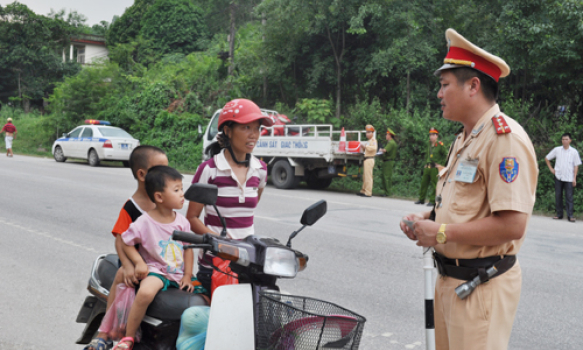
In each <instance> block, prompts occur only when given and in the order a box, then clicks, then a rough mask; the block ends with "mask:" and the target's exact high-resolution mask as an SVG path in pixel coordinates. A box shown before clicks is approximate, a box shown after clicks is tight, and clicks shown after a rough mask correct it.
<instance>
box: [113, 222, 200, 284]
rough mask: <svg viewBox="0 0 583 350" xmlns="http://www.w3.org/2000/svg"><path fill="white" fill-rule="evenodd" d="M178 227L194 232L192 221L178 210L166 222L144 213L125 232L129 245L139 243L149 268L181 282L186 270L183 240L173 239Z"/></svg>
mask: <svg viewBox="0 0 583 350" xmlns="http://www.w3.org/2000/svg"><path fill="white" fill-rule="evenodd" d="M174 230H180V231H186V232H190V223H189V222H188V220H186V218H185V217H184V216H183V215H182V214H180V213H176V219H175V220H174V222H172V223H170V224H162V223H159V222H157V221H155V220H154V219H152V217H151V216H150V215H149V214H148V213H144V214H142V216H140V217H139V218H138V219H137V220H136V221H135V222H133V223H132V224H131V225H130V227H129V228H128V230H127V231H126V232H124V234H122V235H121V238H122V239H123V241H124V243H125V244H127V245H136V244H139V246H138V252H139V253H140V255H141V256H142V258H143V259H144V262H145V263H146V265H148V269H149V272H154V273H157V274H160V275H163V276H164V277H166V278H167V279H168V280H170V281H174V282H180V280H181V279H182V276H183V274H184V248H183V242H179V241H174V240H172V232H173V231H174Z"/></svg>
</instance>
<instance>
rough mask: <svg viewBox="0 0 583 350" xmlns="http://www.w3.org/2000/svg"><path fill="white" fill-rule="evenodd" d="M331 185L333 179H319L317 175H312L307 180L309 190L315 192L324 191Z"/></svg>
mask: <svg viewBox="0 0 583 350" xmlns="http://www.w3.org/2000/svg"><path fill="white" fill-rule="evenodd" d="M331 183H332V178H331V177H329V178H324V179H319V178H317V177H316V176H315V175H310V176H308V178H307V179H306V184H307V185H308V188H311V189H313V190H322V189H324V188H328V186H330V184H331Z"/></svg>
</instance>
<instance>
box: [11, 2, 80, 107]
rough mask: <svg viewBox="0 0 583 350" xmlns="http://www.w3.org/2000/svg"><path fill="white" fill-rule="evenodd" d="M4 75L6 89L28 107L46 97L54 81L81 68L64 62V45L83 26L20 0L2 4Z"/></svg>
mask: <svg viewBox="0 0 583 350" xmlns="http://www.w3.org/2000/svg"><path fill="white" fill-rule="evenodd" d="M0 19H1V21H0V50H1V51H0V76H2V77H3V80H2V87H1V88H2V90H3V91H4V92H5V93H6V94H8V95H9V96H10V95H11V96H13V98H14V99H16V100H18V101H20V102H21V103H22V106H23V108H24V109H25V110H26V111H28V110H29V109H30V103H31V101H42V99H43V98H46V97H48V95H49V94H50V93H51V91H52V89H53V87H54V83H56V82H57V81H59V80H62V79H63V77H64V76H66V75H71V74H74V73H76V72H78V71H79V69H80V67H79V66H78V65H77V64H75V63H70V62H63V58H62V57H63V56H62V53H63V49H64V48H65V47H67V46H68V44H69V37H70V36H71V35H72V34H75V33H77V32H78V31H79V28H77V27H75V26H72V25H70V24H69V23H67V22H65V21H63V20H61V19H59V18H54V19H53V18H48V17H44V16H40V15H36V14H35V13H34V12H32V11H31V10H30V9H28V7H26V6H25V5H23V4H20V3H18V2H14V3H12V4H10V5H7V6H6V7H5V8H2V7H0Z"/></svg>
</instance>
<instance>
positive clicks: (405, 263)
mask: <svg viewBox="0 0 583 350" xmlns="http://www.w3.org/2000/svg"><path fill="white" fill-rule="evenodd" d="M191 179H192V175H186V176H185V180H184V183H185V186H187V185H188V183H190V181H191ZM413 185H414V186H416V184H413ZM0 186H1V193H2V196H1V198H2V199H1V200H0V238H1V240H0V247H1V251H2V254H0V271H2V282H1V283H0V295H1V296H2V297H1V298H0V349H43V350H44V349H52V348H58V349H66V350H68V349H71V350H73V349H81V347H80V346H78V345H75V344H74V342H75V340H76V339H77V337H78V336H79V334H80V332H81V330H82V328H83V325H80V324H77V323H75V317H76V315H77V311H78V309H79V307H80V305H81V303H82V302H83V300H84V298H85V296H86V295H87V292H86V290H85V288H86V283H87V279H88V274H89V271H90V268H91V263H92V262H93V259H94V258H95V256H96V255H97V254H99V253H103V252H112V251H113V239H112V236H111V235H110V234H109V233H108V232H110V230H111V227H112V226H113V223H114V221H115V219H116V217H117V214H118V212H119V209H120V208H121V206H122V204H123V202H124V201H125V200H126V199H127V198H128V196H129V195H131V193H133V190H134V189H135V181H134V180H133V178H132V176H131V173H130V171H129V170H128V169H126V168H122V167H99V168H91V167H89V166H88V165H86V164H82V163H69V162H67V163H64V164H61V163H56V162H55V161H54V160H52V159H43V158H32V157H23V156H15V157H14V158H11V159H8V158H5V157H1V156H0ZM319 199H325V200H326V201H327V202H328V214H327V215H326V216H325V217H324V218H322V219H321V221H320V222H318V223H316V225H314V226H313V227H310V228H306V229H305V230H303V231H302V232H301V233H300V234H299V235H298V237H296V239H295V240H294V241H293V246H294V248H296V249H298V250H301V251H303V252H305V253H307V254H309V256H310V262H309V265H308V269H306V271H304V272H302V273H300V275H299V276H298V278H296V279H294V280H284V281H282V282H281V283H280V285H281V286H282V288H284V289H285V290H286V291H287V292H289V293H292V294H298V295H305V296H311V297H315V298H320V299H324V300H327V301H332V302H335V303H337V304H339V305H342V306H344V307H346V308H348V309H351V310H353V311H355V312H357V313H359V314H362V315H364V316H365V317H366V318H367V323H366V326H365V333H364V338H363V341H362V345H361V349H366V350H368V349H372V350H377V349H378V350H386V349H389V350H392V349H424V348H425V345H424V329H423V327H424V320H423V270H422V265H423V261H422V257H421V249H420V248H418V247H416V246H415V245H414V244H412V243H411V242H410V241H409V240H407V239H406V238H405V237H404V236H403V235H402V233H401V232H400V230H399V228H398V221H399V219H400V218H401V217H402V216H403V215H405V214H407V213H409V212H412V211H416V210H419V209H420V208H421V207H420V206H416V205H414V204H412V202H410V201H402V200H393V199H387V198H378V197H373V198H361V197H357V196H355V195H352V194H345V193H335V192H327V191H311V190H307V189H298V190H293V191H282V190H277V189H275V188H273V187H272V186H268V187H267V189H266V191H265V192H264V195H263V197H262V200H261V203H260V204H259V208H258V210H257V215H256V227H257V232H258V234H260V235H264V236H274V237H277V238H279V239H280V240H284V239H287V236H288V235H289V234H290V233H291V232H293V231H294V230H296V229H297V228H299V218H300V216H301V213H302V211H303V209H304V208H305V207H307V206H308V205H310V204H312V203H314V202H316V201H317V200H319ZM185 210H186V207H185V208H184V209H183V210H182V212H183V213H185ZM520 263H521V266H522V269H523V293H522V300H521V302H520V306H519V310H518V315H517V317H516V322H515V325H514V331H513V333H512V338H511V344H510V348H511V349H520V350H531V349H581V348H582V347H583V346H582V345H581V344H583V327H582V326H581V321H582V318H581V306H580V302H581V300H583V292H582V290H583V282H582V280H583V278H582V277H583V223H581V222H578V223H575V224H572V223H568V222H566V221H560V222H557V221H553V220H551V219H549V218H544V217H533V218H532V220H531V222H530V225H529V230H528V237H527V239H526V241H525V244H524V246H523V248H522V251H521V254H520Z"/></svg>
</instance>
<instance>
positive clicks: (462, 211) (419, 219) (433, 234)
mask: <svg viewBox="0 0 583 350" xmlns="http://www.w3.org/2000/svg"><path fill="white" fill-rule="evenodd" d="M445 36H446V40H447V43H448V46H449V52H448V53H447V56H446V57H445V60H444V65H443V66H442V67H441V68H439V69H438V70H437V71H436V72H435V74H436V75H437V76H439V81H440V86H441V87H440V90H439V92H438V94H437V97H438V98H439V99H440V100H441V109H442V111H443V117H444V118H445V119H448V120H451V121H457V122H460V123H461V124H463V127H464V129H463V132H462V133H461V134H460V135H458V137H457V138H456V140H455V142H454V144H453V145H452V147H451V151H450V156H449V158H448V161H447V165H446V167H445V168H444V169H442V170H441V171H440V172H439V180H438V183H437V197H436V207H435V211H434V213H435V218H434V219H435V221H433V220H432V219H433V215H432V213H433V211H432V212H429V211H428V212H423V213H417V214H410V215H407V216H406V217H405V219H407V220H411V221H413V222H414V224H413V225H412V227H413V228H412V229H411V228H409V227H408V226H407V225H405V224H404V223H403V222H402V223H401V225H400V226H401V230H402V231H403V232H404V233H405V234H406V235H407V237H409V238H410V239H411V240H414V241H417V245H419V246H423V247H434V249H435V259H436V264H437V266H438V271H439V274H440V275H441V277H440V278H438V279H437V282H436V286H435V306H434V314H435V340H436V349H440V350H444V349H451V350H462V349H463V350H467V349H472V350H486V349H489V350H504V349H507V347H508V341H509V339H510V333H511V330H512V324H513V322H514V316H515V314H516V309H517V307H518V301H519V299H520V290H521V284H522V275H521V269H520V265H519V263H518V260H517V258H516V255H517V254H518V252H519V250H520V247H521V245H522V243H523V241H524V237H525V233H526V228H527V224H528V221H529V218H530V215H531V213H532V208H533V205H534V201H535V192H536V185H537V178H538V166H537V160H536V156H535V152H534V148H533V146H532V142H531V141H530V138H529V137H528V135H527V134H526V132H525V131H524V129H523V128H522V127H521V126H520V124H518V123H517V122H516V121H515V120H514V119H511V118H510V117H508V116H506V115H505V114H503V113H502V112H501V111H500V108H499V107H498V104H497V103H496V98H497V95H498V79H499V78H501V77H505V76H507V75H508V74H509V73H510V68H509V67H508V65H507V64H506V62H504V61H503V60H502V59H500V58H499V57H496V56H494V55H492V54H490V53H488V52H486V51H484V50H482V49H480V48H479V47H477V46H475V45H474V44H472V43H470V42H469V41H468V40H466V39H465V38H464V37H462V36H461V35H460V34H458V33H457V32H456V31H455V30H453V29H448V30H447V31H446V35H445ZM492 267H495V269H492ZM487 271H490V272H494V274H493V275H492V276H491V277H489V274H488V273H487ZM496 271H497V272H496ZM477 276H478V278H479V281H480V282H481V284H480V285H478V286H477V287H476V288H475V289H474V290H473V292H472V293H471V294H470V295H469V296H467V297H466V298H465V299H462V298H460V297H458V295H457V294H456V291H455V289H456V287H458V286H459V285H460V284H462V283H464V282H465V281H469V280H472V279H474V278H476V277H477ZM486 282H487V283H486Z"/></svg>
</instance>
